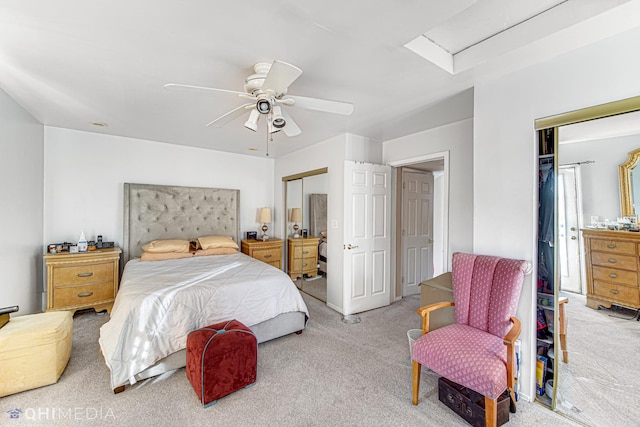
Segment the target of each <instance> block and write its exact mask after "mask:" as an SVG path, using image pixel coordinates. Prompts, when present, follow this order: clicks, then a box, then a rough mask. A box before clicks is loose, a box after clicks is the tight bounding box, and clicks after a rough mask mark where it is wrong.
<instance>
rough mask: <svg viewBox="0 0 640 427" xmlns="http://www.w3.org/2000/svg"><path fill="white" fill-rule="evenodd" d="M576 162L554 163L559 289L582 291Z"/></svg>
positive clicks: (580, 205)
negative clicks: (556, 187)
mask: <svg viewBox="0 0 640 427" xmlns="http://www.w3.org/2000/svg"><path fill="white" fill-rule="evenodd" d="M580 176H581V175H580V165H579V164H569V165H560V166H559V167H558V242H559V247H558V252H559V255H558V256H559V258H558V259H559V262H560V290H561V291H564V292H572V293H576V294H583V293H584V292H583V286H582V262H583V261H582V256H581V254H582V253H583V250H582V247H583V246H582V239H581V236H580V229H581V228H582V223H583V221H582V217H583V215H582V186H581V179H580Z"/></svg>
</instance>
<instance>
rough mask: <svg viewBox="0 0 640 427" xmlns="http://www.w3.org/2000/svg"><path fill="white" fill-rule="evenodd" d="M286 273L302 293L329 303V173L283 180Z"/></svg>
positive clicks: (321, 172)
mask: <svg viewBox="0 0 640 427" xmlns="http://www.w3.org/2000/svg"><path fill="white" fill-rule="evenodd" d="M282 180H283V184H284V186H285V188H284V192H285V198H284V200H285V209H284V211H285V212H286V213H287V218H286V223H285V225H286V229H285V233H284V235H285V236H286V238H285V240H286V243H285V257H284V259H285V263H286V272H287V274H289V276H290V277H291V280H293V281H294V282H295V283H296V286H297V287H298V289H300V290H301V291H303V292H305V293H307V294H309V295H311V296H313V297H315V298H317V299H319V300H321V301H323V302H326V300H327V263H328V259H327V240H328V235H327V192H328V175H327V169H326V168H323V169H317V170H313V171H308V172H304V173H300V174H296V175H291V176H287V177H284V178H283V179H282Z"/></svg>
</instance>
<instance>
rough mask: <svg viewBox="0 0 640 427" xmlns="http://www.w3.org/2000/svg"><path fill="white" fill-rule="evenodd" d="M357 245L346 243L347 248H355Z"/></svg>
mask: <svg viewBox="0 0 640 427" xmlns="http://www.w3.org/2000/svg"><path fill="white" fill-rule="evenodd" d="M357 247H358V246H357V245H352V244H351V243H349V244H348V245H347V249H355V248H357Z"/></svg>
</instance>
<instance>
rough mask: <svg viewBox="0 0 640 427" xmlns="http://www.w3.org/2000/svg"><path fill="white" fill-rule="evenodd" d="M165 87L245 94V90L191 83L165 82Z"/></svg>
mask: <svg viewBox="0 0 640 427" xmlns="http://www.w3.org/2000/svg"><path fill="white" fill-rule="evenodd" d="M164 88H165V89H169V90H176V89H177V90H191V91H197V92H202V91H209V92H226V93H233V94H235V95H245V96H246V95H247V93H246V92H239V91H237V90H228V89H218V88H215V87H203V86H192V85H183V84H179V83H167V84H166V85H164Z"/></svg>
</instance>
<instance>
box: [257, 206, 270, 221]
mask: <svg viewBox="0 0 640 427" xmlns="http://www.w3.org/2000/svg"><path fill="white" fill-rule="evenodd" d="M258 222H260V223H263V224H271V208H260V219H259V220H258Z"/></svg>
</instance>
